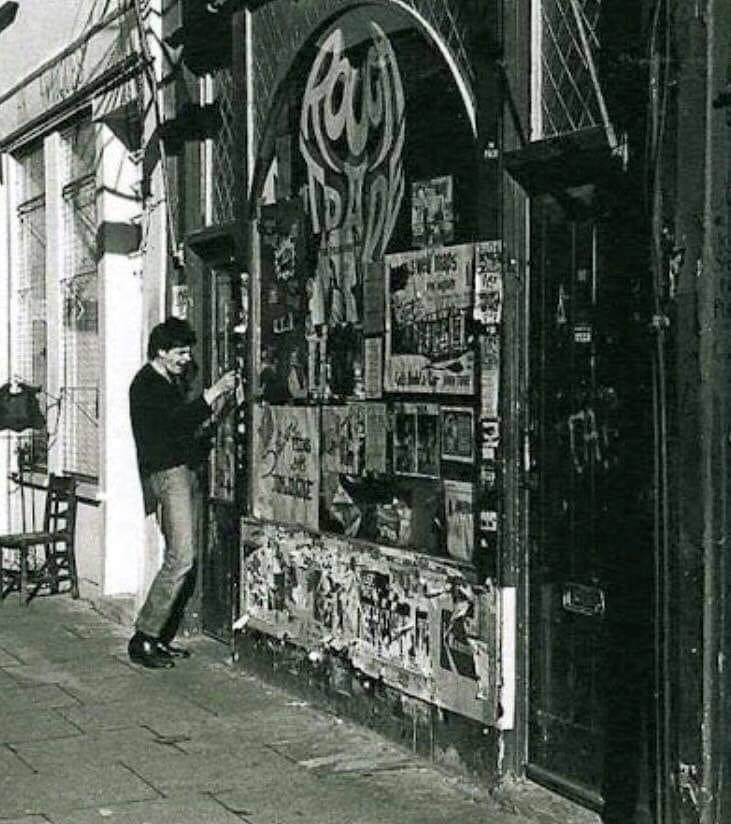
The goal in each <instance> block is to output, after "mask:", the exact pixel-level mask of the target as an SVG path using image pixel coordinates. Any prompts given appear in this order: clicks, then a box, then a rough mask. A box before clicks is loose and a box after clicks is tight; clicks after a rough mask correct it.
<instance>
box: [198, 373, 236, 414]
mask: <svg viewBox="0 0 731 824" xmlns="http://www.w3.org/2000/svg"><path fill="white" fill-rule="evenodd" d="M235 388H236V372H234V371H233V369H232V370H231V371H230V372H226V373H225V374H223V375H221V377H220V378H219V379H218V380H217V381H216V382H215V383H214V384H212V386H210V387H209V388H208V389H206V390H205V391H204V392H203V399H204V400H205V402H206V403H207V404H208V405H209V406H212V405H213V404H214V403H215V401H216V400H218V398H220V397H223V396H225V395H229V394H230V393H231V392H233V391H234V389H235Z"/></svg>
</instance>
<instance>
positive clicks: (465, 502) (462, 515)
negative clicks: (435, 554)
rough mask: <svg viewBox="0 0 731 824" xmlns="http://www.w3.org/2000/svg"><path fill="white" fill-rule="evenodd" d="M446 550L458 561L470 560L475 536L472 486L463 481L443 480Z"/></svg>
mask: <svg viewBox="0 0 731 824" xmlns="http://www.w3.org/2000/svg"><path fill="white" fill-rule="evenodd" d="M444 515H445V518H446V521H447V552H448V554H449V556H450V557H451V558H455V559H456V560H458V561H467V562H470V561H472V553H473V548H474V536H475V520H474V488H473V486H472V484H471V483H465V482H464V481H444Z"/></svg>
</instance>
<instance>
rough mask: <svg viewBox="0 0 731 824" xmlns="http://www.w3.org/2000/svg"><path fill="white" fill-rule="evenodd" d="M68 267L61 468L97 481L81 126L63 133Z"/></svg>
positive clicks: (87, 169) (91, 267)
mask: <svg viewBox="0 0 731 824" xmlns="http://www.w3.org/2000/svg"><path fill="white" fill-rule="evenodd" d="M64 138H65V145H66V149H67V153H66V156H67V163H66V168H67V175H68V176H67V178H66V179H67V180H68V181H69V182H68V183H67V184H66V186H65V187H64V190H63V202H64V242H65V249H64V251H65V264H64V278H63V281H62V284H61V287H62V296H61V297H62V311H63V319H62V321H63V322H62V329H63V388H62V398H63V434H64V437H63V453H62V454H63V468H64V470H65V471H66V472H71V473H75V474H78V475H83V476H88V477H96V476H97V475H98V469H99V431H98V426H99V376H100V371H101V356H100V351H99V343H100V342H99V315H98V306H99V302H98V279H97V269H96V260H97V248H96V185H95V179H94V174H93V170H94V133H93V128H92V126H91V124H83V125H82V126H79V127H75V128H74V129H73V130H70V131H69V132H67V133H65V134H64Z"/></svg>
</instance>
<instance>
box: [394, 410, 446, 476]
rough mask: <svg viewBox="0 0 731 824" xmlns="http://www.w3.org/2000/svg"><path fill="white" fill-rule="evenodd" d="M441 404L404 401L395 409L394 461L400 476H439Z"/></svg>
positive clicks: (395, 468)
mask: <svg viewBox="0 0 731 824" xmlns="http://www.w3.org/2000/svg"><path fill="white" fill-rule="evenodd" d="M439 454H440V451H439V407H438V406H437V405H436V404H426V403H402V404H397V405H396V406H395V408H394V426H393V463H394V472H395V473H396V474H398V475H419V476H422V477H426V478H436V477H438V476H439Z"/></svg>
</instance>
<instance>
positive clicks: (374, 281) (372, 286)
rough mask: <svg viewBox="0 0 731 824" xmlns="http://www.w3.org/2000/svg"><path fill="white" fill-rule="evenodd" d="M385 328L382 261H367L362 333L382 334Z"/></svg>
mask: <svg viewBox="0 0 731 824" xmlns="http://www.w3.org/2000/svg"><path fill="white" fill-rule="evenodd" d="M385 328H386V293H385V282H384V269H383V262H382V261H378V262H376V263H368V264H367V265H366V267H365V274H364V276H363V334H364V335H382V334H383V330H384V329H385Z"/></svg>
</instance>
